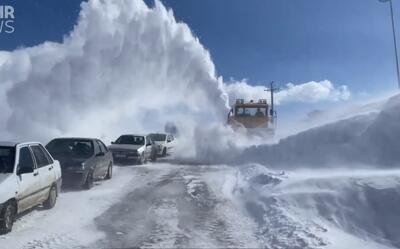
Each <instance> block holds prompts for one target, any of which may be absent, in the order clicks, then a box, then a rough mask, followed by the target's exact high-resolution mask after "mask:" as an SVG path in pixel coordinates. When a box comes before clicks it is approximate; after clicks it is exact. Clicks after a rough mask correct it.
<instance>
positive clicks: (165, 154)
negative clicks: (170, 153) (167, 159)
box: [162, 148, 167, 156]
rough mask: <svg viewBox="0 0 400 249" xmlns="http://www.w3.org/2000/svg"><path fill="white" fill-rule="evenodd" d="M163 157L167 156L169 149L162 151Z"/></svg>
mask: <svg viewBox="0 0 400 249" xmlns="http://www.w3.org/2000/svg"><path fill="white" fill-rule="evenodd" d="M162 156H167V148H164V149H163V151H162Z"/></svg>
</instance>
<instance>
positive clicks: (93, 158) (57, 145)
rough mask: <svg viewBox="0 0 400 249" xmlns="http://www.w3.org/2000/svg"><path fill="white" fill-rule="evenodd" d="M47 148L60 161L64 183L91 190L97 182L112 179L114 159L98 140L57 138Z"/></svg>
mask: <svg viewBox="0 0 400 249" xmlns="http://www.w3.org/2000/svg"><path fill="white" fill-rule="evenodd" d="M46 148H47V149H48V151H49V152H50V153H51V155H52V156H53V157H54V158H55V159H57V160H58V161H60V165H61V170H62V178H63V183H64V185H66V186H77V187H83V188H85V189H91V188H92V187H93V182H94V181H95V180H103V179H111V177H112V172H113V159H112V154H111V152H110V151H109V150H108V149H107V147H106V146H105V145H104V143H103V142H102V141H101V140H99V139H96V138H56V139H53V140H52V141H50V142H49V143H48V144H47V145H46Z"/></svg>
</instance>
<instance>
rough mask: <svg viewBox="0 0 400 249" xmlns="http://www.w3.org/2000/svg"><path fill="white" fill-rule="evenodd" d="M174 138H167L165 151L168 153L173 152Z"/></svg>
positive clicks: (169, 136)
mask: <svg viewBox="0 0 400 249" xmlns="http://www.w3.org/2000/svg"><path fill="white" fill-rule="evenodd" d="M174 143H175V142H174V136H173V135H168V136H167V149H168V151H169V152H172V151H173V150H174Z"/></svg>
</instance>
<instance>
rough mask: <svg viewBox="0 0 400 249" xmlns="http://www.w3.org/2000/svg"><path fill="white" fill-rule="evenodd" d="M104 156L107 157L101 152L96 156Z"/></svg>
mask: <svg viewBox="0 0 400 249" xmlns="http://www.w3.org/2000/svg"><path fill="white" fill-rule="evenodd" d="M104 155H105V154H104V152H99V153H97V154H96V156H104Z"/></svg>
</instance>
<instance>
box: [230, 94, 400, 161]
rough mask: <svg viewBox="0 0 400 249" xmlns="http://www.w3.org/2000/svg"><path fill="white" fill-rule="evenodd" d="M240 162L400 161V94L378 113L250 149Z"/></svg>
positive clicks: (353, 118)
mask: <svg viewBox="0 0 400 249" xmlns="http://www.w3.org/2000/svg"><path fill="white" fill-rule="evenodd" d="M237 161H240V162H257V163H261V164H264V165H270V166H280V167H281V166H286V167H292V166H296V167H298V166H310V165H318V166H320V165H326V166H329V165H336V166H337V164H338V163H348V162H351V163H355V164H363V165H365V164H368V165H375V164H382V165H384V166H387V167H394V166H397V165H400V95H396V96H394V97H392V98H390V99H389V101H388V102H387V103H386V104H385V105H384V107H383V109H382V111H381V112H379V113H378V114H374V113H372V114H366V115H360V116H355V117H352V118H349V119H346V120H342V121H339V122H336V123H332V124H328V125H324V126H321V127H317V128H313V129H310V130H307V131H304V132H301V133H299V134H297V135H293V136H290V137H287V138H285V139H282V140H281V141H280V142H279V143H278V144H275V145H260V146H253V147H250V148H248V149H246V150H245V151H244V152H243V153H242V154H241V155H240V156H239V157H238V158H237Z"/></svg>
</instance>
